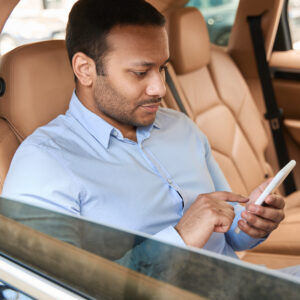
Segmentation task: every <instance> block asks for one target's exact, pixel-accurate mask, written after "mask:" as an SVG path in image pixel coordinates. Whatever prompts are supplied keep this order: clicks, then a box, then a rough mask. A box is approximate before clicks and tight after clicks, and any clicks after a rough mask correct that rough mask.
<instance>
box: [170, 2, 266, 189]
mask: <svg viewBox="0 0 300 300" xmlns="http://www.w3.org/2000/svg"><path fill="white" fill-rule="evenodd" d="M169 37H170V57H171V63H172V65H173V67H174V69H173V68H172V67H171V68H170V74H171V76H172V78H173V81H174V83H175V85H176V87H177V90H178V92H179V94H180V96H181V98H182V102H183V103H184V105H185V108H186V110H187V112H188V114H189V116H190V117H191V118H192V119H193V120H194V121H195V122H196V124H197V125H198V126H199V128H200V129H201V130H202V131H203V132H204V133H205V134H206V135H207V137H208V139H209V141H210V143H211V146H212V150H213V153H214V157H215V158H216V160H217V161H218V163H219V165H220V167H221V169H222V170H223V172H224V174H225V176H226V178H227V180H228V182H229V184H230V186H231V188H232V190H233V191H234V192H236V193H241V194H249V192H250V191H252V190H253V188H254V187H256V186H258V184H260V183H261V182H262V181H263V180H264V179H265V178H266V177H268V176H271V175H272V170H271V167H270V165H269V164H268V163H267V162H266V160H265V156H264V155H265V150H266V147H267V144H268V138H267V135H266V132H265V129H264V127H263V124H262V120H261V117H260V114H259V112H258V110H257V107H256V105H255V103H254V100H253V98H252V96H251V94H250V91H249V89H248V86H247V84H246V82H245V80H244V78H243V76H242V75H241V73H240V71H239V70H238V68H237V66H236V65H235V63H234V62H233V60H232V59H231V58H230V56H229V55H228V54H227V53H226V51H225V50H223V49H221V48H217V47H214V46H212V45H211V44H210V41H209V36H208V31H207V27H206V23H205V20H204V18H203V16H202V15H201V13H200V12H199V10H198V9H196V8H193V7H184V8H178V9H175V10H174V11H173V12H172V13H171V14H170V16H169ZM170 97H171V96H170V93H168V94H167V96H166V103H171V102H172V100H171V99H170ZM168 98H169V99H168Z"/></svg>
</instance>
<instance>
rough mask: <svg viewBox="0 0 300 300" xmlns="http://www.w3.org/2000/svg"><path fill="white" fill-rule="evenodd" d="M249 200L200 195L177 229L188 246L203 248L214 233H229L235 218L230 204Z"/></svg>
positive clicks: (230, 196)
mask: <svg viewBox="0 0 300 300" xmlns="http://www.w3.org/2000/svg"><path fill="white" fill-rule="evenodd" d="M248 200H249V199H248V198H245V197H242V196H239V195H236V194H233V193H229V192H214V193H209V194H201V195H199V196H198V197H197V198H196V200H195V201H194V203H193V204H192V205H191V207H190V208H189V209H188V210H187V211H186V213H185V214H184V215H183V217H182V218H181V219H180V221H179V222H178V224H177V225H176V226H175V229H176V230H177V232H178V233H179V234H180V236H181V238H182V239H183V240H184V242H185V243H186V245H189V246H194V247H198V248H201V247H203V246H204V245H205V243H206V242H207V241H208V239H209V237H210V236H211V234H212V233H213V232H227V231H228V230H229V228H230V226H231V224H232V221H233V219H234V217H235V213H234V209H233V206H232V205H230V204H229V203H228V202H240V203H245V202H247V201H248Z"/></svg>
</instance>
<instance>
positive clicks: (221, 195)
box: [212, 192, 249, 203]
mask: <svg viewBox="0 0 300 300" xmlns="http://www.w3.org/2000/svg"><path fill="white" fill-rule="evenodd" d="M212 194H213V196H215V197H216V198H218V199H220V200H223V201H228V202H239V203H246V202H248V201H249V198H247V197H244V196H242V195H238V194H234V193H231V192H214V193H212Z"/></svg>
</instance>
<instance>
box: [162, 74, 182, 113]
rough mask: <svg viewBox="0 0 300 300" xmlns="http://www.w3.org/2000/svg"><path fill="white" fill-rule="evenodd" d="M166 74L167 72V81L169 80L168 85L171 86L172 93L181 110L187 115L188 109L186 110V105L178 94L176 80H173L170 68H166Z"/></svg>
mask: <svg viewBox="0 0 300 300" xmlns="http://www.w3.org/2000/svg"><path fill="white" fill-rule="evenodd" d="M165 74H166V82H167V84H168V86H169V88H170V90H171V92H172V94H173V96H174V98H175V101H176V103H177V105H178V107H179V109H180V111H181V112H183V113H184V114H186V115H187V111H186V109H185V107H184V105H183V104H182V101H181V98H180V96H179V94H178V91H177V89H176V87H175V84H174V82H173V80H172V78H171V76H170V73H169V71H168V69H166V70H165Z"/></svg>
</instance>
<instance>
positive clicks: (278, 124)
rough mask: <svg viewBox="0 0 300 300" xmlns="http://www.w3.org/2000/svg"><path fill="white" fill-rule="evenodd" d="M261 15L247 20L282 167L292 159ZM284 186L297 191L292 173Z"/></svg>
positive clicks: (266, 115) (287, 191)
mask: <svg viewBox="0 0 300 300" xmlns="http://www.w3.org/2000/svg"><path fill="white" fill-rule="evenodd" d="M261 17H262V15H259V16H248V17H247V20H248V23H249V27H250V33H251V39H252V44H253V48H254V53H255V60H256V65H257V69H258V74H259V78H260V83H261V87H262V91H263V95H264V100H265V106H266V113H265V115H264V117H265V118H266V119H267V120H268V121H269V124H270V127H271V131H272V136H273V141H274V145H275V149H276V155H277V159H278V163H279V166H280V169H281V168H283V167H284V166H285V165H286V164H287V163H288V162H289V160H290V159H289V155H288V151H287V147H286V143H285V139H284V135H283V123H282V117H283V112H282V109H280V108H278V106H277V102H276V99H275V94H274V89H273V85H272V80H271V73H270V69H269V65H268V62H267V58H266V50H265V43H264V37H263V33H262V29H261ZM283 186H284V191H285V193H286V195H289V194H291V193H292V192H294V191H296V185H295V181H294V177H293V174H292V173H290V175H289V176H288V177H287V178H286V180H285V181H284V182H283Z"/></svg>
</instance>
